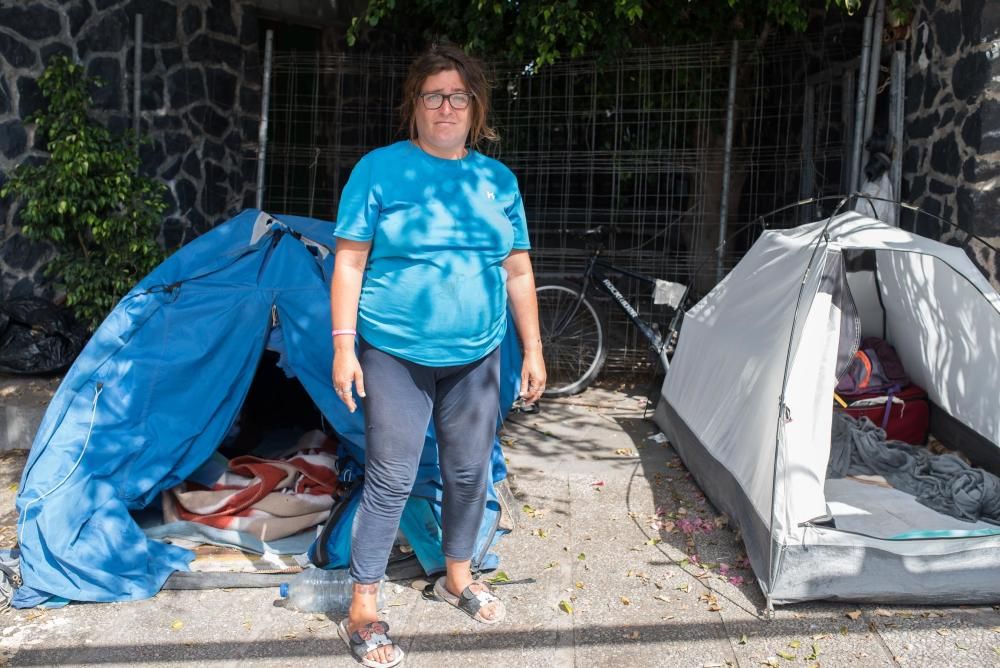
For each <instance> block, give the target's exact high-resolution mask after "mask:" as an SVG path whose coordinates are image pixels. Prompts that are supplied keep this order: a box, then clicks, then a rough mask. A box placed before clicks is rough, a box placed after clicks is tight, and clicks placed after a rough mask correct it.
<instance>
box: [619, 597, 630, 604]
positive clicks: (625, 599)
mask: <svg viewBox="0 0 1000 668" xmlns="http://www.w3.org/2000/svg"><path fill="white" fill-rule="evenodd" d="M621 601H622V605H632V601H630V600H629V598H628V596H622V597H621Z"/></svg>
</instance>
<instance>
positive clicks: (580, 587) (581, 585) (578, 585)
mask: <svg viewBox="0 0 1000 668" xmlns="http://www.w3.org/2000/svg"><path fill="white" fill-rule="evenodd" d="M576 588H577V589H583V583H582V582H580V581H577V583H576Z"/></svg>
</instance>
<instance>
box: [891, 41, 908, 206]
mask: <svg viewBox="0 0 1000 668" xmlns="http://www.w3.org/2000/svg"><path fill="white" fill-rule="evenodd" d="M890 76H891V77H892V88H891V93H890V95H891V106H890V112H889V133H890V134H891V135H892V167H891V169H890V171H889V180H890V182H891V183H892V198H893V199H894V200H896V204H895V207H896V224H897V225H898V224H899V214H900V211H899V203H900V202H902V201H903V116H904V115H903V108H904V106H905V104H906V51H903V50H902V49H900V48H899V47H898V46H897V48H896V49H894V50H893V52H892V70H891V73H890Z"/></svg>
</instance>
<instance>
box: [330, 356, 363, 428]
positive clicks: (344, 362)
mask: <svg viewBox="0 0 1000 668" xmlns="http://www.w3.org/2000/svg"><path fill="white" fill-rule="evenodd" d="M355 385H356V386H357V391H358V396H359V397H361V398H364V396H365V380H364V374H363V373H362V372H361V362H359V361H358V356H357V355H356V354H354V350H353V349H347V350H343V351H339V350H338V351H336V352H334V355H333V390H334V392H336V393H337V396H338V397H340V400H341V401H343V402H344V405H346V406H347V410H349V411H351V412H352V413H353V412H354V411H356V410H357V408H358V406H357V404H356V403H355V402H354V393H353V392H352V388H354V387H355Z"/></svg>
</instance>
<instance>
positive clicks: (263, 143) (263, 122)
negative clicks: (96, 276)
mask: <svg viewBox="0 0 1000 668" xmlns="http://www.w3.org/2000/svg"><path fill="white" fill-rule="evenodd" d="M273 52H274V31H273V30H268V31H267V33H266V36H265V38H264V77H263V81H262V83H261V94H260V129H259V131H258V133H257V200H256V206H257V208H258V209H259V210H263V209H264V168H265V165H266V161H267V109H268V103H269V102H270V97H271V57H272V56H273Z"/></svg>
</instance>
